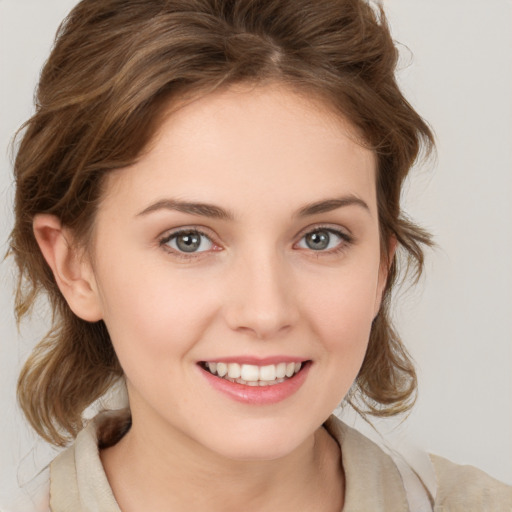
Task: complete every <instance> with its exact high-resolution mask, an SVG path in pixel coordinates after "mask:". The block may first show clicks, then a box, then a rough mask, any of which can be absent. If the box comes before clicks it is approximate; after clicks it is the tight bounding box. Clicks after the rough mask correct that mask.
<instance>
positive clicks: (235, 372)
mask: <svg viewBox="0 0 512 512" xmlns="http://www.w3.org/2000/svg"><path fill="white" fill-rule="evenodd" d="M240 375H241V373H240V365H239V364H238V363H229V364H228V377H231V378H232V379H238V378H239V377H240Z"/></svg>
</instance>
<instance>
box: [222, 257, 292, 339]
mask: <svg viewBox="0 0 512 512" xmlns="http://www.w3.org/2000/svg"><path fill="white" fill-rule="evenodd" d="M297 298H298V297H297V293H296V289H295V286H294V280H293V275H292V272H291V269H290V268H289V267H288V266H287V264H286V262H285V261H284V259H283V258H279V257H278V256H277V255H276V253H275V251H274V252H272V251H271V250H267V251H259V253H258V254H254V253H253V254H251V255H250V256H248V257H244V258H240V261H238V262H237V264H236V265H235V267H234V269H233V270H232V272H231V275H230V276H229V279H228V285H227V289H226V296H225V299H226V300H225V302H224V315H225V319H226V322H227V323H228V325H229V327H230V328H231V329H233V330H235V331H239V332H242V333H246V334H250V335H251V336H253V337H255V338H257V339H262V340H263V339H271V338H273V337H276V336H279V335H281V334H283V333H284V332H286V331H287V330H289V329H291V328H292V327H293V326H294V325H295V324H296V323H297V321H298V319H299V308H298V300H297Z"/></svg>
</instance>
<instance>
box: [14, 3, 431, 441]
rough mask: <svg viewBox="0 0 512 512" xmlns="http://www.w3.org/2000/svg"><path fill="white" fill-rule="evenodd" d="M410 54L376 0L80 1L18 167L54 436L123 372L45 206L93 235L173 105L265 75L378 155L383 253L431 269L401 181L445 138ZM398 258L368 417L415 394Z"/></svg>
mask: <svg viewBox="0 0 512 512" xmlns="http://www.w3.org/2000/svg"><path fill="white" fill-rule="evenodd" d="M397 58H398V52H397V49H396V48H395V46H394V44H393V41H392V39H391V36H390V33H389V30H388V27H387V24H386V19H385V16H384V13H383V11H382V9H377V8H372V7H371V6H370V5H369V4H368V3H367V2H365V1H364V0H83V1H82V2H80V3H79V4H78V5H77V6H76V7H75V8H74V10H73V11H72V12H71V13H70V14H69V16H68V17H67V18H66V19H65V20H64V22H63V23H62V25H61V26H60V28H59V30H58V33H57V36H56V42H55V45H54V48H53V50H52V52H51V55H50V57H49V59H48V61H47V63H46V65H45V66H44V68H43V70H42V73H41V77H40V81H39V86H38V90H37V96H36V112H35V114H34V116H33V117H32V118H31V119H30V120H29V121H27V123H25V125H24V127H23V128H24V132H23V135H22V137H21V140H20V144H19V148H18V152H17V157H16V160H15V166H14V173H15V179H16V197H15V218H16V221H15V226H14V229H13V231H12V234H11V252H12V254H13V255H14V257H15V260H16V263H17V265H18V268H19V283H18V288H17V294H16V315H17V319H18V321H20V320H21V318H22V317H23V316H24V315H25V314H27V313H28V312H29V310H30V308H31V306H32V305H33V303H34V301H35V299H36V298H37V297H38V295H39V294H40V293H41V292H46V295H47V296H48V297H49V301H50V303H51V306H52V308H53V313H54V314H53V320H52V328H51V330H50V331H49V333H48V334H47V336H46V337H45V338H44V339H43V340H42V341H41V342H40V343H39V344H38V345H37V346H36V348H35V349H34V351H33V353H32V354H31V356H30V357H29V359H28V361H27V362H26V364H25V366H24V368H23V370H22V372H21V375H20V377H19V383H18V399H19V402H20V404H21V407H22V409H23V411H24V412H25V415H26V416H27V418H28V420H29V421H30V423H31V424H32V426H33V427H34V428H35V430H36V431H37V432H38V433H39V434H40V435H41V436H42V437H43V438H45V439H46V440H48V441H50V442H52V443H55V444H65V443H66V441H67V440H68V439H69V437H70V436H71V437H73V436H75V435H76V433H77V431H78V430H79V429H80V428H81V427H82V414H83V411H84V409H85V408H86V407H87V406H88V405H90V404H91V403H92V402H93V401H94V400H96V399H97V398H98V397H100V396H101V395H102V394H103V393H104V392H105V391H106V390H107V389H108V388H109V387H110V386H111V384H112V383H113V382H114V381H115V380H116V379H117V378H118V377H120V376H121V375H122V369H121V367H120V365H119V363H118V361H117V358H116V355H115V353H114V350H113V348H112V345H111V342H110V338H109V334H108V332H107V329H106V327H105V324H104V323H103V322H102V321H99V322H96V323H89V322H86V321H83V320H81V319H80V318H78V317H77V316H75V315H74V314H73V313H72V312H71V310H70V309H69V307H68V305H67V303H66V301H65V300H64V298H63V296H62V295H61V293H60V291H59V289H58V287H57V285H56V282H55V280H54V277H53V274H52V272H51V270H50V268H49V266H48V265H47V264H46V262H45V260H44V259H43V256H42V254H41V252H40V250H39V248H38V246H37V243H36V240H35V237H34V234H33V231H32V222H33V218H34V215H35V214H37V213H43V212H44V213H50V214H53V215H56V216H57V217H58V218H59V219H60V220H61V221H62V223H63V225H65V226H68V227H70V228H71V229H72V230H73V231H74V233H75V234H76V238H77V240H79V241H81V242H82V243H86V242H87V240H88V237H89V235H90V232H91V226H92V225H93V222H94V217H95V211H96V208H97V205H98V202H99V199H100V197H101V185H102V181H103V178H104V177H105V175H106V173H108V172H109V171H111V170H113V169H118V168H122V167H125V166H127V165H128V164H130V163H133V162H134V161H135V160H136V159H137V157H138V156H139V155H140V154H141V152H142V151H143V150H144V148H145V147H146V146H147V144H148V142H149V141H150V140H151V138H152V136H153V134H154V133H155V130H156V129H157V128H158V125H159V121H160V118H159V114H160V113H161V112H162V110H164V109H163V108H162V107H163V106H164V105H166V104H168V103H169V102H170V101H172V100H173V99H180V98H184V97H186V96H187V95H193V94H207V93H208V92H209V91H213V90H216V89H218V88H220V87H226V86H229V85H231V84H235V83H241V82H250V83H261V82H262V81H277V82H279V83H283V84H285V85H288V86H289V87H291V88H293V89H294V90H297V91H299V92H303V93H307V94H310V95H313V96H314V97H317V98H321V99H323V100H324V101H325V102H326V103H327V104H328V105H329V107H330V109H331V111H333V112H337V113H339V114H341V115H342V116H344V117H345V118H347V119H348V120H349V121H350V122H351V123H352V124H353V125H354V126H355V127H356V128H357V129H358V130H359V131H360V133H361V134H362V135H363V137H364V141H365V143H366V144H368V145H369V146H370V147H371V148H372V149H373V150H374V151H375V153H376V155H377V161H378V169H377V189H378V191H377V194H378V208H379V221H380V230H381V240H382V244H383V247H384V246H386V245H387V243H388V242H389V240H390V239H391V237H395V238H396V239H397V241H398V244H399V247H400V248H401V252H402V256H405V261H406V262H407V266H409V265H412V266H413V268H414V269H415V271H416V275H417V276H419V274H420V273H421V270H422V266H423V253H422V249H421V245H422V244H429V243H430V239H429V236H428V235H427V233H426V232H425V231H423V230H421V229H420V228H418V227H417V226H415V225H414V224H413V223H411V222H410V221H408V220H407V219H406V218H404V217H403V215H402V213H401V210H400V190H401V186H402V183H403V180H404V178H405V177H406V175H407V173H408V172H409V170H410V168H411V166H412V164H413V163H414V161H415V160H416V158H417V157H418V155H419V152H420V150H421V148H422V147H423V148H424V149H425V150H426V152H429V151H430V150H431V149H432V147H433V136H432V133H431V131H430V130H429V128H428V126H427V125H426V123H425V122H424V121H423V120H422V119H421V117H420V116H419V115H418V114H417V113H416V112H415V111H414V109H413V108H412V107H411V106H410V105H409V103H408V102H407V101H406V100H405V99H404V97H403V96H402V94H401V92H400V90H399V88H398V86H397V84H396V81H395V77H394V72H395V67H396V63H397ZM384 252H386V251H384ZM398 264H399V259H397V256H395V258H394V260H393V261H392V262H391V271H390V274H389V278H388V283H387V287H386V290H385V293H384V301H383V304H382V307H381V310H380V313H379V314H378V316H377V318H376V319H375V321H374V323H373V325H372V329H371V334H370V341H369V346H368V350H367V353H366V357H365V360H364V362H363V365H362V368H361V370H360V372H359V375H358V377H357V379H356V381H355V383H354V386H353V387H352V389H351V391H350V393H349V395H348V396H347V397H346V400H347V401H348V402H349V403H351V404H352V405H353V406H354V407H355V408H356V409H357V410H358V411H360V412H361V413H363V414H364V413H370V414H374V415H381V416H382V415H393V414H397V413H400V412H404V411H406V410H408V409H409V408H410V407H411V406H412V403H413V402H414V398H415V390H416V374H415V371H414V367H413V364H412V362H411V360H410V357H409V355H408V354H407V351H406V350H405V348H404V347H403V345H402V343H401V341H400V339H399V338H398V336H397V334H396V333H395V332H394V330H393V328H392V326H391V323H390V320H389V299H390V291H391V288H392V286H393V284H394V283H395V281H396V280H397V277H398V273H399V269H398Z"/></svg>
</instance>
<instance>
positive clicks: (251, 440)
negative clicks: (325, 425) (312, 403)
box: [205, 419, 316, 461]
mask: <svg viewBox="0 0 512 512" xmlns="http://www.w3.org/2000/svg"><path fill="white" fill-rule="evenodd" d="M245 423H246V422H240V424H237V425H236V427H235V429H224V430H222V431H219V432H218V435H215V434H214V435H210V436H209V437H208V440H206V442H205V444H206V446H207V447H208V448H209V449H210V450H211V451H213V452H216V453H217V454H218V455H220V456H222V457H224V458H226V459H230V460H235V461H270V460H276V459H280V458H283V457H286V456H287V455H290V454H291V453H292V452H294V451H295V450H296V449H297V448H299V447H300V446H301V445H302V444H303V443H307V442H308V441H309V440H310V439H312V435H313V434H314V431H315V430H316V429H313V431H312V432H310V431H309V430H306V429H305V428H299V425H298V424H295V425H294V426H293V427H294V428H292V429H290V428H288V427H287V426H286V425H283V424H281V425H279V423H280V422H279V420H277V419H276V420H272V419H267V421H265V422H256V423H257V424H256V425H252V427H249V426H248V425H247V424H245Z"/></svg>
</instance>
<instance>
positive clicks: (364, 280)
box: [308, 268, 378, 349]
mask: <svg viewBox="0 0 512 512" xmlns="http://www.w3.org/2000/svg"><path fill="white" fill-rule="evenodd" d="M377 278H378V276H377V271H376V270H373V269H372V268H370V269H369V270H366V271H359V272H356V271H355V270H351V269H348V268H347V269H346V270H343V271H340V272H339V273H338V275H333V276H332V277H331V279H328V280H326V281H325V282H324V283H323V285H322V286H321V287H320V286H318V285H317V286H315V287H310V291H309V296H310V300H309V301H308V304H309V306H308V308H309V314H310V315H311V318H314V319H315V321H314V322H313V324H314V325H315V327H316V329H317V330H318V334H319V335H320V338H321V339H323V340H324V343H325V344H327V345H330V346H332V348H333V349H335V348H338V347H339V346H340V345H343V346H345V347H346V346H351V345H354V346H361V345H362V346H364V347H365V346H366V343H367V342H368V337H369V334H370V329H371V325H372V322H373V318H374V311H375V300H376V295H377V293H378V292H377ZM320 288H321V290H322V292H321V293H319V291H320Z"/></svg>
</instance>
